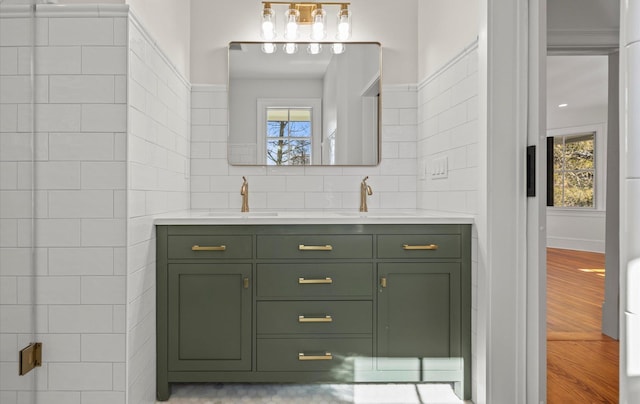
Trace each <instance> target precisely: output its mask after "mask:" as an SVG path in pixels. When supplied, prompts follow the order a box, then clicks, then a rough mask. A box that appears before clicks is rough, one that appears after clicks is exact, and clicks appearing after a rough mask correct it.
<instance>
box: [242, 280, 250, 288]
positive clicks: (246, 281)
mask: <svg viewBox="0 0 640 404" xmlns="http://www.w3.org/2000/svg"><path fill="white" fill-rule="evenodd" d="M242 287H243V288H245V289H249V278H246V277H245V278H242Z"/></svg>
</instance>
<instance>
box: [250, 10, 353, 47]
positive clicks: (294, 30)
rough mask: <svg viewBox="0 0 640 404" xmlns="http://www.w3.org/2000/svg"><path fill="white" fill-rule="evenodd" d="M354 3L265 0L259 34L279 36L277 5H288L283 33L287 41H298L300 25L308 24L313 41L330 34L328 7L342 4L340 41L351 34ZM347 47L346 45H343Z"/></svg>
mask: <svg viewBox="0 0 640 404" xmlns="http://www.w3.org/2000/svg"><path fill="white" fill-rule="evenodd" d="M350 4H351V3H348V2H346V3H331V2H329V3H289V2H279V1H269V2H266V1H265V2H262V14H261V31H260V36H261V37H262V39H263V40H265V41H267V42H271V41H273V40H274V39H275V38H276V37H277V36H278V34H277V29H276V13H275V10H274V8H273V6H274V5H288V8H287V9H286V11H285V12H284V34H283V38H284V40H285V41H287V42H293V41H297V40H298V38H299V37H300V31H301V26H304V25H308V26H310V29H309V31H308V32H309V39H310V40H311V41H312V42H318V41H322V40H324V39H325V38H326V37H327V18H326V15H327V13H326V11H325V7H327V6H339V7H340V9H339V11H338V13H337V23H336V26H337V33H336V35H335V39H336V40H337V41H340V42H342V41H346V40H348V39H349V38H351V10H349V5H350ZM343 49H344V47H343Z"/></svg>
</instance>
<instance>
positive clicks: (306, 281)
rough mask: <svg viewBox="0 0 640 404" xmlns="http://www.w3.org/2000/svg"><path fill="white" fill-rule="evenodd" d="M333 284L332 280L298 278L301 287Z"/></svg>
mask: <svg viewBox="0 0 640 404" xmlns="http://www.w3.org/2000/svg"><path fill="white" fill-rule="evenodd" d="M332 283H333V279H331V278H320V279H305V278H298V284H300V285H313V284H315V285H320V284H325V285H329V284H332Z"/></svg>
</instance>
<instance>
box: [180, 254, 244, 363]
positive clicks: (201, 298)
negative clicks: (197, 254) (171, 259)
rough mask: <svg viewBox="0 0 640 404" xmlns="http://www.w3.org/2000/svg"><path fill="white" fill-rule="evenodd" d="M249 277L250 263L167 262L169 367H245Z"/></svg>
mask: <svg viewBox="0 0 640 404" xmlns="http://www.w3.org/2000/svg"><path fill="white" fill-rule="evenodd" d="M250 277H251V264H228V263H221V264H216V265H215V266H214V265H211V264H200V263H197V264H193V263H180V264H169V279H168V281H169V284H168V292H169V293H168V303H169V305H168V308H169V311H168V318H169V324H168V338H169V339H168V343H169V345H168V357H169V364H168V366H169V370H170V371H198V370H229V371H234V370H251V293H250V290H249V279H250ZM221 308H224V309H221Z"/></svg>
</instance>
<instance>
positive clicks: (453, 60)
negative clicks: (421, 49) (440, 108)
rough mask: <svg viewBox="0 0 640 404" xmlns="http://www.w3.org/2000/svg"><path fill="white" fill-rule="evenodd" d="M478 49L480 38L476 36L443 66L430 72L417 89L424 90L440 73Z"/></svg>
mask: <svg viewBox="0 0 640 404" xmlns="http://www.w3.org/2000/svg"><path fill="white" fill-rule="evenodd" d="M477 49H478V38H477V37H476V39H475V40H474V41H473V42H471V43H470V44H469V45H467V46H465V48H464V49H463V50H462V51H461V52H460V53H458V54H457V55H455V56H454V57H452V58H451V59H450V60H449V61H448V62H447V63H445V64H444V65H443V66H442V67H440V68H439V69H438V70H436V71H435V72H434V73H432V74H430V75H429V76H428V77H426V78H425V79H423V80H422V81H420V82H419V83H418V85H417V89H418V90H422V88H423V87H424V86H426V85H427V84H429V83H430V82H431V81H433V80H435V79H437V78H438V77H439V76H440V75H442V74H443V73H445V72H447V71H448V70H449V69H450V68H451V66H453V65H454V64H456V63H458V62H459V61H460V60H461V59H463V58H464V57H466V56H467V55H468V54H470V53H472V52H475V51H476V50H477Z"/></svg>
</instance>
